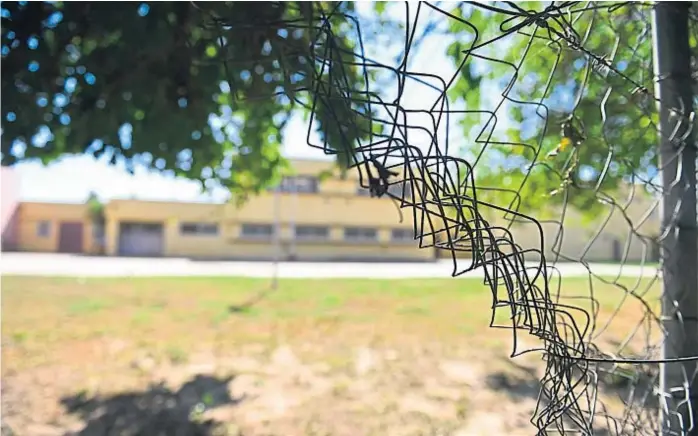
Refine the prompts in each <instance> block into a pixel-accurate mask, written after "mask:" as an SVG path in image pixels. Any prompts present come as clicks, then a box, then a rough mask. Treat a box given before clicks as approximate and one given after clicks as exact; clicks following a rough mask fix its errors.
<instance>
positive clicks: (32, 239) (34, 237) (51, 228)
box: [18, 202, 93, 252]
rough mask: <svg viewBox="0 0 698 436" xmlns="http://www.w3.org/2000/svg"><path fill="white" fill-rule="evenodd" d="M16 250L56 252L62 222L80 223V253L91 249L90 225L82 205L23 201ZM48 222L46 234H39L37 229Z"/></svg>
mask: <svg viewBox="0 0 698 436" xmlns="http://www.w3.org/2000/svg"><path fill="white" fill-rule="evenodd" d="M18 216H19V219H18V222H19V225H18V248H19V250H22V251H35V252H55V251H58V240H59V229H60V224H61V223H62V222H81V223H82V224H83V236H82V240H83V252H90V250H91V249H92V246H93V244H92V225H91V224H90V221H89V219H88V210H87V206H86V205H84V204H63V203H37V202H23V203H21V204H20V207H19V215H18ZM42 222H44V223H48V224H47V226H48V233H47V234H46V235H40V234H39V226H42V225H46V224H41V223H42Z"/></svg>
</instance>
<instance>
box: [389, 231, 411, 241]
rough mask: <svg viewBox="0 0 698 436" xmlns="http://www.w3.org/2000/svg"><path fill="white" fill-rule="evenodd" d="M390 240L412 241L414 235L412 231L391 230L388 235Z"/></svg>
mask: <svg viewBox="0 0 698 436" xmlns="http://www.w3.org/2000/svg"><path fill="white" fill-rule="evenodd" d="M390 239H392V240H393V241H398V242H407V241H414V233H413V232H412V229H393V230H392V231H391V233H390Z"/></svg>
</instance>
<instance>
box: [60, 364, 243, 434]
mask: <svg viewBox="0 0 698 436" xmlns="http://www.w3.org/2000/svg"><path fill="white" fill-rule="evenodd" d="M232 379H233V377H228V378H225V379H220V378H215V377H211V376H207V375H197V376H196V377H194V378H193V379H191V380H190V381H188V382H186V383H184V384H183V385H182V386H181V387H180V388H179V389H178V390H176V391H174V390H171V389H169V388H168V387H166V386H164V385H162V384H155V385H151V386H149V387H148V388H147V389H146V390H144V391H139V392H125V393H120V394H116V395H113V396H107V397H101V396H95V397H93V398H87V396H86V395H84V394H78V395H74V396H70V397H66V398H63V399H62V400H61V403H62V404H63V405H64V407H65V408H66V409H67V411H68V412H69V413H71V414H75V415H77V416H79V417H80V418H81V419H82V420H83V421H84V422H85V427H84V428H83V429H82V430H81V431H80V432H78V433H76V434H75V435H76V436H77V435H79V436H112V435H114V436H116V435H126V434H128V435H132V436H155V435H172V436H179V435H181V436H215V435H218V434H221V433H220V432H221V430H222V429H221V424H220V423H216V422H214V421H213V420H210V419H204V418H203V415H202V413H203V412H204V411H206V410H210V409H215V408H218V407H221V406H226V405H237V404H238V403H240V402H241V401H242V400H243V399H244V398H237V399H235V398H231V396H230V394H229V393H228V384H229V383H230V381H232ZM223 434H225V432H223Z"/></svg>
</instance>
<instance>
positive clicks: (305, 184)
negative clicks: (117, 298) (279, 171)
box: [280, 176, 318, 193]
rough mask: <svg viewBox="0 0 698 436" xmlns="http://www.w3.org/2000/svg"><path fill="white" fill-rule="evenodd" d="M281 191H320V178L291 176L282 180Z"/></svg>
mask: <svg viewBox="0 0 698 436" xmlns="http://www.w3.org/2000/svg"><path fill="white" fill-rule="evenodd" d="M280 188H281V192H305V193H315V192H318V179H317V177H313V176H290V177H284V178H283V179H282V180H281V186H280Z"/></svg>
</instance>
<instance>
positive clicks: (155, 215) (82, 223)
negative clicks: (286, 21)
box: [2, 160, 659, 262]
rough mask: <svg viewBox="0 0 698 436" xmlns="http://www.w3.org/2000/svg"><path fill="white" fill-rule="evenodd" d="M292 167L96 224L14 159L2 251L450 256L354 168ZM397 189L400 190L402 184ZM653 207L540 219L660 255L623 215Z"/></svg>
mask: <svg viewBox="0 0 698 436" xmlns="http://www.w3.org/2000/svg"><path fill="white" fill-rule="evenodd" d="M293 167H294V169H295V171H294V175H293V176H288V177H286V178H284V180H283V182H282V183H281V186H280V189H279V192H272V191H269V192H265V193H262V194H260V195H257V196H253V197H251V198H249V199H248V200H247V201H246V202H245V203H244V204H243V205H242V206H241V207H236V206H235V205H234V204H229V203H225V204H213V203H184V202H166V201H144V200H134V199H118V200H111V201H109V202H108V203H106V204H105V205H104V210H103V218H104V225H103V226H96V225H95V224H94V222H93V219H92V218H91V217H90V212H89V210H88V206H87V205H86V204H58V203H38V202H20V201H18V200H17V197H16V195H15V194H14V193H13V187H15V186H16V185H17V183H18V182H17V181H16V178H15V177H13V175H12V173H11V171H12V170H11V169H8V168H3V179H2V182H3V192H2V194H3V195H2V197H3V198H2V203H3V205H2V206H3V207H2V209H3V216H2V218H3V222H2V226H3V227H2V229H3V234H2V239H3V251H8V250H18V251H32V252H63V253H86V254H104V255H108V256H170V257H190V258H198V259H246V260H253V259H267V260H268V259H275V258H277V259H279V260H292V259H293V260H306V261H313V260H326V261H332V260H335V261H352V260H357V261H358V260H363V261H365V260H369V261H433V260H435V259H437V258H438V257H439V256H441V257H450V254H449V253H448V252H446V251H445V250H438V249H435V248H433V247H427V248H419V243H418V241H415V240H414V238H413V219H414V218H413V215H412V213H411V211H410V210H408V209H403V211H402V214H400V213H399V212H398V208H397V206H396V204H395V203H394V202H393V201H392V200H391V199H390V198H389V197H387V196H384V197H381V198H375V197H370V195H369V193H368V191H367V190H366V189H364V188H362V187H361V186H360V185H359V175H358V172H357V171H350V172H349V173H348V174H347V175H346V177H344V178H342V177H339V175H338V174H335V175H334V176H332V177H328V178H320V177H318V175H319V174H321V173H322V172H324V171H327V170H329V169H331V168H332V163H328V162H322V161H313V160H299V161H294V162H293ZM335 173H336V171H335ZM409 188H410V187H409V185H407V186H406V187H405V189H406V190H409ZM391 189H397V190H399V191H400V192H401V191H402V187H401V186H399V185H394V186H391ZM407 194H408V195H409V193H407ZM398 195H399V194H398ZM638 198H640V197H638ZM648 209H651V199H649V198H645V199H640V200H637V201H635V202H634V203H633V205H632V207H630V208H629V209H628V210H627V211H626V213H624V214H621V213H616V214H613V216H612V217H611V218H610V220H609V221H608V222H606V224H605V225H604V226H603V231H601V232H599V234H598V235H597V236H596V237H595V239H593V238H594V235H595V234H596V233H597V230H598V229H599V228H600V226H601V224H603V223H601V222H599V223H595V224H594V223H592V224H588V223H583V222H582V221H581V218H579V219H578V218H577V217H575V216H574V212H570V213H568V214H567V218H566V221H565V227H564V234H563V237H562V239H559V240H556V236H557V235H558V231H559V227H558V225H556V224H554V223H542V227H543V231H544V234H545V247H544V250H545V253H546V257H548V258H549V259H552V256H553V251H560V252H562V253H563V254H565V255H567V256H569V257H571V258H579V257H581V256H582V255H584V257H585V259H586V260H587V261H590V262H593V261H614V260H616V261H617V260H620V259H621V258H625V260H627V261H639V260H650V259H654V258H655V257H656V256H657V254H656V253H655V251H656V247H649V248H648V245H647V243H646V241H642V240H641V239H639V238H637V237H633V235H629V232H628V230H629V226H628V224H627V220H626V218H625V216H624V215H628V216H629V217H630V219H631V220H632V221H633V222H640V221H641V220H644V221H642V224H641V226H638V230H640V231H641V232H643V233H645V234H647V233H654V234H656V233H658V228H659V221H658V214H657V213H656V211H654V212H652V211H651V212H650V214H649V215H648V216H643V214H646V212H647V211H648ZM401 220H402V221H401ZM490 222H492V221H490ZM532 227H533V226H528V227H526V226H521V225H517V226H514V227H513V228H512V229H511V233H512V234H513V235H514V239H515V241H516V242H517V244H518V245H520V246H521V247H524V248H525V247H534V246H538V245H539V244H540V242H539V240H538V236H537V231H536V230H537V229H534V228H532ZM277 228H278V233H277V232H276V229H277ZM655 229H656V230H655ZM592 239H593V240H592ZM626 249H627V250H626ZM648 250H649V252H648ZM459 257H468V255H463V256H459ZM560 260H562V259H560Z"/></svg>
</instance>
